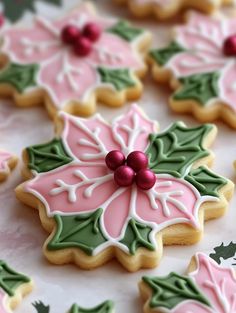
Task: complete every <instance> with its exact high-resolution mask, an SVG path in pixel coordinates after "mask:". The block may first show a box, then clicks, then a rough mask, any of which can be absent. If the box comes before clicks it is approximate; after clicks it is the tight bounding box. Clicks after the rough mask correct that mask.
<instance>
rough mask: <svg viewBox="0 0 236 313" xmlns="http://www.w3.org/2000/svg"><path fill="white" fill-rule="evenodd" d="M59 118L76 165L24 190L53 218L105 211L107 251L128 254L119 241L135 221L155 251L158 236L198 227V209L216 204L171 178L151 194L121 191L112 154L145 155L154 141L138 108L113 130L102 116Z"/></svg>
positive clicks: (160, 179)
mask: <svg viewBox="0 0 236 313" xmlns="http://www.w3.org/2000/svg"><path fill="white" fill-rule="evenodd" d="M60 116H61V118H62V120H63V121H64V131H63V133H62V141H63V144H64V146H65V148H66V151H67V152H68V154H69V155H70V156H72V157H73V160H74V161H73V162H71V163H69V164H66V165H64V166H61V167H59V168H56V169H54V170H52V171H48V172H44V173H40V174H36V177H35V178H34V179H32V180H31V181H29V182H26V184H25V185H24V190H25V191H26V192H28V193H32V194H33V195H35V196H36V197H37V198H38V199H40V200H41V202H42V203H43V204H44V206H45V208H46V211H47V214H48V216H50V217H53V216H54V215H55V214H59V215H61V216H70V215H76V214H84V213H91V212H94V211H96V210H97V209H98V208H102V210H103V213H102V216H101V219H100V227H101V229H102V232H103V234H104V236H105V237H106V239H107V241H108V243H106V247H107V245H116V246H119V247H120V248H121V249H123V250H124V251H126V252H128V250H127V247H126V246H125V245H123V244H122V243H121V242H120V240H121V239H122V238H123V237H124V234H125V231H126V228H127V225H128V223H129V221H130V220H131V219H134V220H136V221H137V222H140V223H142V224H144V225H147V226H150V228H151V229H152V232H151V241H152V243H153V244H154V245H155V246H156V240H155V235H156V233H157V232H159V231H160V230H162V229H164V228H165V227H168V226H170V225H174V224H178V223H188V224H190V225H192V226H193V227H195V228H197V227H199V224H198V213H199V208H200V206H201V204H202V203H203V202H204V201H209V200H210V201H211V200H212V201H215V200H216V199H215V198H214V197H208V196H207V197H206V196H201V195H200V193H199V191H198V190H197V189H196V188H195V187H194V186H193V185H192V184H191V183H189V182H188V181H187V180H184V179H183V178H176V177H174V176H172V175H167V174H156V183H155V185H154V187H152V188H151V189H149V190H142V189H140V188H138V187H137V185H136V184H135V183H134V184H132V186H128V187H119V185H117V184H116V183H115V181H114V173H113V172H112V171H111V170H109V168H108V167H107V166H106V163H105V157H106V155H107V153H108V152H109V151H112V150H120V151H122V152H123V153H124V155H125V156H127V155H128V154H129V153H130V152H132V151H135V150H138V151H143V152H145V151H146V149H147V146H148V145H149V144H150V141H149V135H150V134H153V133H155V132H156V123H155V122H153V121H151V120H149V119H148V118H147V117H146V116H144V114H143V113H142V112H141V111H140V109H139V108H138V107H137V106H135V105H133V106H132V108H131V109H130V111H129V112H128V114H125V115H124V116H121V117H119V118H117V119H115V120H114V121H113V122H112V124H111V125H109V124H108V123H106V122H105V121H104V120H103V118H102V117H101V116H100V115H96V116H95V117H93V118H91V119H82V118H76V117H72V116H70V115H68V114H66V113H61V115H60ZM216 201H217V200H216ZM100 249H101V248H100V247H99V251H100ZM97 252H98V250H97ZM95 253H96V251H95Z"/></svg>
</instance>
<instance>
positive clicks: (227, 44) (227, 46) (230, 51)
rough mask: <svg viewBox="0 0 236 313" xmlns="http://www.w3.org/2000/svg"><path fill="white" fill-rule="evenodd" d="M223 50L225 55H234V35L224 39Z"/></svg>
mask: <svg viewBox="0 0 236 313" xmlns="http://www.w3.org/2000/svg"><path fill="white" fill-rule="evenodd" d="M223 52H224V55H226V56H236V35H232V36H230V37H228V38H226V39H225V41H224V46H223Z"/></svg>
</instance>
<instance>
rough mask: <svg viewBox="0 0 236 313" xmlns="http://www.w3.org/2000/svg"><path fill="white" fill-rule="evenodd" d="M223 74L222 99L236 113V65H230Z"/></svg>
mask: <svg viewBox="0 0 236 313" xmlns="http://www.w3.org/2000/svg"><path fill="white" fill-rule="evenodd" d="M222 73H223V74H222V76H221V78H220V82H219V87H220V88H219V90H220V99H221V100H222V101H223V102H225V103H226V104H227V105H228V106H230V108H231V109H232V110H233V111H236V83H235V82H236V63H235V62H234V61H232V62H231V63H229V66H227V67H226V68H225V69H224V71H223V72H222Z"/></svg>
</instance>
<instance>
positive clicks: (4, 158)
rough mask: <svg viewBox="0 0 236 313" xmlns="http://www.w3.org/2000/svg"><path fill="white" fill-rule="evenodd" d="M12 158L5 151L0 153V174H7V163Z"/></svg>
mask: <svg viewBox="0 0 236 313" xmlns="http://www.w3.org/2000/svg"><path fill="white" fill-rule="evenodd" d="M12 157H13V155H12V154H10V153H8V152H6V151H0V172H7V171H8V168H9V167H8V162H9V161H10V160H11V158H12Z"/></svg>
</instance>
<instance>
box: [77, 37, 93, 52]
mask: <svg viewBox="0 0 236 313" xmlns="http://www.w3.org/2000/svg"><path fill="white" fill-rule="evenodd" d="M91 50H92V43H91V41H90V40H89V39H87V38H85V37H82V36H81V37H78V38H77V39H76V41H75V43H74V52H75V54H76V55H78V56H80V57H85V56H87V55H89V53H90V52H91Z"/></svg>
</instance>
